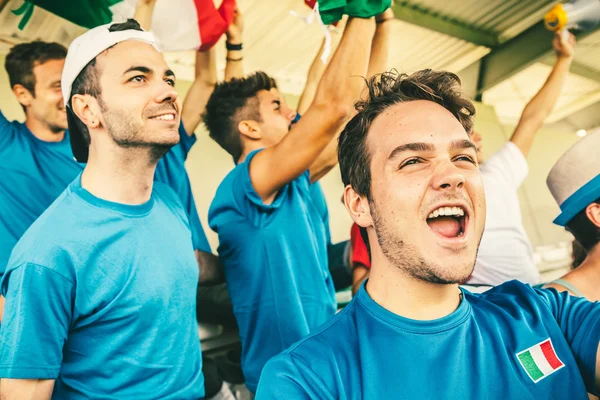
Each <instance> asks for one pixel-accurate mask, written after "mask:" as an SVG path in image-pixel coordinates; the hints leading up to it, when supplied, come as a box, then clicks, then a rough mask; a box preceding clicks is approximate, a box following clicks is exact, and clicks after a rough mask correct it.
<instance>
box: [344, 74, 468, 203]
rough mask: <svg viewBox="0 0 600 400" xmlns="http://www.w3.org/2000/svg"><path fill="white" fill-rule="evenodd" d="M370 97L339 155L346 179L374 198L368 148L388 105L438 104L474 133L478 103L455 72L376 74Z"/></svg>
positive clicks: (369, 84) (361, 103) (350, 126)
mask: <svg viewBox="0 0 600 400" xmlns="http://www.w3.org/2000/svg"><path fill="white" fill-rule="evenodd" d="M367 87H368V90H369V96H368V98H367V99H366V100H361V101H358V102H357V103H356V104H355V108H356V110H357V111H358V113H357V114H356V115H355V116H354V118H352V119H351V120H350V122H348V124H347V125H346V127H345V128H344V130H343V131H342V133H341V135H340V139H339V143H338V158H339V163H340V171H341V173H342V181H343V182H344V185H348V184H349V185H351V186H352V188H353V189H354V190H355V191H356V192H357V193H358V194H359V195H362V196H367V198H368V199H369V200H371V170H370V167H369V165H370V163H371V155H370V154H369V151H368V149H367V145H366V142H367V133H368V131H369V128H370V126H371V124H372V123H373V120H375V118H376V117H377V116H378V115H380V114H381V113H383V112H384V111H385V110H386V109H387V108H389V107H391V106H393V105H395V104H398V103H405V102H409V101H414V100H428V101H432V102H434V103H437V104H439V105H441V106H443V107H444V108H446V109H447V110H448V111H450V112H451V113H452V115H454V116H455V117H456V119H457V120H458V121H459V122H460V123H461V124H462V126H463V127H464V128H465V131H466V132H471V129H472V127H473V117H474V116H475V106H474V105H473V103H472V102H471V100H469V99H468V98H467V97H465V96H464V94H463V93H462V91H461V87H460V79H459V78H458V76H456V75H455V74H453V73H451V72H444V71H432V70H430V69H425V70H422V71H418V72H415V73H413V74H411V75H407V74H399V73H398V72H397V71H394V70H393V71H390V72H384V73H382V74H378V75H375V76H373V77H372V78H371V79H370V80H369V81H368V82H367Z"/></svg>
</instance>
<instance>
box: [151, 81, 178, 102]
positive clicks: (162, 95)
mask: <svg viewBox="0 0 600 400" xmlns="http://www.w3.org/2000/svg"><path fill="white" fill-rule="evenodd" d="M157 93H158V94H157V95H156V99H155V100H156V102H157V103H175V102H176V101H177V97H178V94H177V91H176V90H175V87H174V86H171V85H169V84H168V83H167V82H162V84H161V85H160V88H159V89H158V92H157Z"/></svg>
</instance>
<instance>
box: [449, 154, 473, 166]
mask: <svg viewBox="0 0 600 400" xmlns="http://www.w3.org/2000/svg"><path fill="white" fill-rule="evenodd" d="M454 161H467V162H469V163H471V164H477V163H476V162H475V160H474V159H473V158H472V157H471V156H467V155H462V156H458V157H456V158H455V159H454Z"/></svg>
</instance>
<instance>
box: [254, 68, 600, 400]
mask: <svg viewBox="0 0 600 400" xmlns="http://www.w3.org/2000/svg"><path fill="white" fill-rule="evenodd" d="M369 89H370V92H369V94H370V96H369V98H368V99H367V100H365V101H362V102H361V103H359V104H358V107H357V109H358V114H357V115H356V116H355V117H354V118H353V119H352V120H351V121H350V122H349V123H348V125H347V126H346V128H345V129H344V131H343V132H342V134H341V136H340V141H339V148H338V154H339V161H340V169H341V173H342V180H343V182H344V184H345V185H346V189H345V193H344V196H345V198H344V200H345V204H346V208H347V210H348V212H349V213H350V215H351V217H352V219H353V220H354V221H355V222H356V223H357V224H358V225H359V226H361V227H363V228H366V230H367V233H368V239H369V246H370V249H371V257H372V258H371V259H372V266H371V268H372V271H371V274H370V279H369V280H368V281H367V282H366V284H363V285H362V287H361V288H360V290H359V292H358V294H357V296H356V297H355V298H354V299H353V301H352V302H351V303H350V304H349V305H348V306H347V307H346V308H345V309H344V310H343V311H342V312H340V313H339V314H338V315H337V316H336V317H335V318H334V319H332V320H331V322H329V323H328V324H326V325H324V326H323V327H321V328H320V329H319V330H317V331H315V332H313V333H311V335H309V336H308V337H307V338H305V339H303V340H301V341H299V342H298V343H296V344H295V345H293V346H292V347H290V348H289V349H288V350H286V351H285V352H283V353H282V354H280V355H278V356H277V357H275V358H273V359H272V360H271V361H269V363H268V364H267V365H266V366H265V368H264V370H263V373H262V375H261V380H260V383H259V387H258V392H257V399H260V400H263V399H281V398H289V399H357V398H361V399H391V398H398V397H402V398H406V399H431V398H443V399H481V398H497V399H541V398H557V399H585V398H587V392H588V391H589V392H591V393H597V388H596V384H597V381H598V378H597V372H596V362H597V354H598V343H599V338H600V305H598V304H595V303H590V302H587V301H586V300H583V299H578V298H575V297H570V296H568V295H567V294H565V293H562V294H561V293H558V292H557V291H555V290H534V289H532V288H531V287H529V286H527V285H524V284H522V283H519V282H516V281H512V282H509V283H506V284H503V285H501V286H498V287H496V288H494V289H492V290H489V291H488V292H486V293H484V294H481V295H473V294H471V293H469V292H468V291H466V290H461V289H459V287H458V284H459V283H460V282H463V281H465V280H466V278H467V277H468V276H469V275H470V274H471V272H472V270H473V266H474V264H475V258H476V254H477V248H478V245H479V242H480V239H481V235H482V232H483V228H484V224H485V213H486V206H485V196H484V190H483V185H482V179H481V174H480V172H479V168H478V164H477V155H476V149H475V145H474V144H473V143H472V142H471V141H470V140H469V136H468V135H467V132H470V130H471V125H472V120H473V116H474V113H475V108H474V106H473V104H472V103H471V101H470V100H468V99H467V98H466V97H463V95H462V93H461V91H460V81H459V79H458V77H457V76H456V75H454V74H451V73H448V72H434V71H431V70H424V71H419V72H416V73H414V74H413V75H410V76H407V75H404V74H402V75H398V74H396V73H384V74H382V75H380V76H378V77H375V78H374V79H372V80H371V81H370V83H369ZM341 337H343V340H340V338H341Z"/></svg>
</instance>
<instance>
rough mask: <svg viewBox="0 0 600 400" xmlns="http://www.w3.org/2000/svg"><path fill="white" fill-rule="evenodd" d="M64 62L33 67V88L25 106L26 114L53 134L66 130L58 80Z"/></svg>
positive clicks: (50, 61)
mask: <svg viewBox="0 0 600 400" xmlns="http://www.w3.org/2000/svg"><path fill="white" fill-rule="evenodd" d="M64 65H65V60H64V59H62V60H49V61H46V62H45V63H43V64H38V65H35V66H34V67H33V74H34V76H35V86H34V92H35V93H33V96H32V97H31V98H30V101H29V104H25V107H26V108H27V114H28V116H29V117H33V118H34V119H36V120H38V121H39V122H41V123H42V124H44V125H46V126H47V127H48V128H49V129H50V130H51V131H52V132H54V133H62V132H63V131H65V130H66V129H67V128H68V124H67V113H66V110H65V105H64V103H63V96H62V92H61V89H60V88H61V86H60V79H61V76H62V70H63V67H64Z"/></svg>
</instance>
